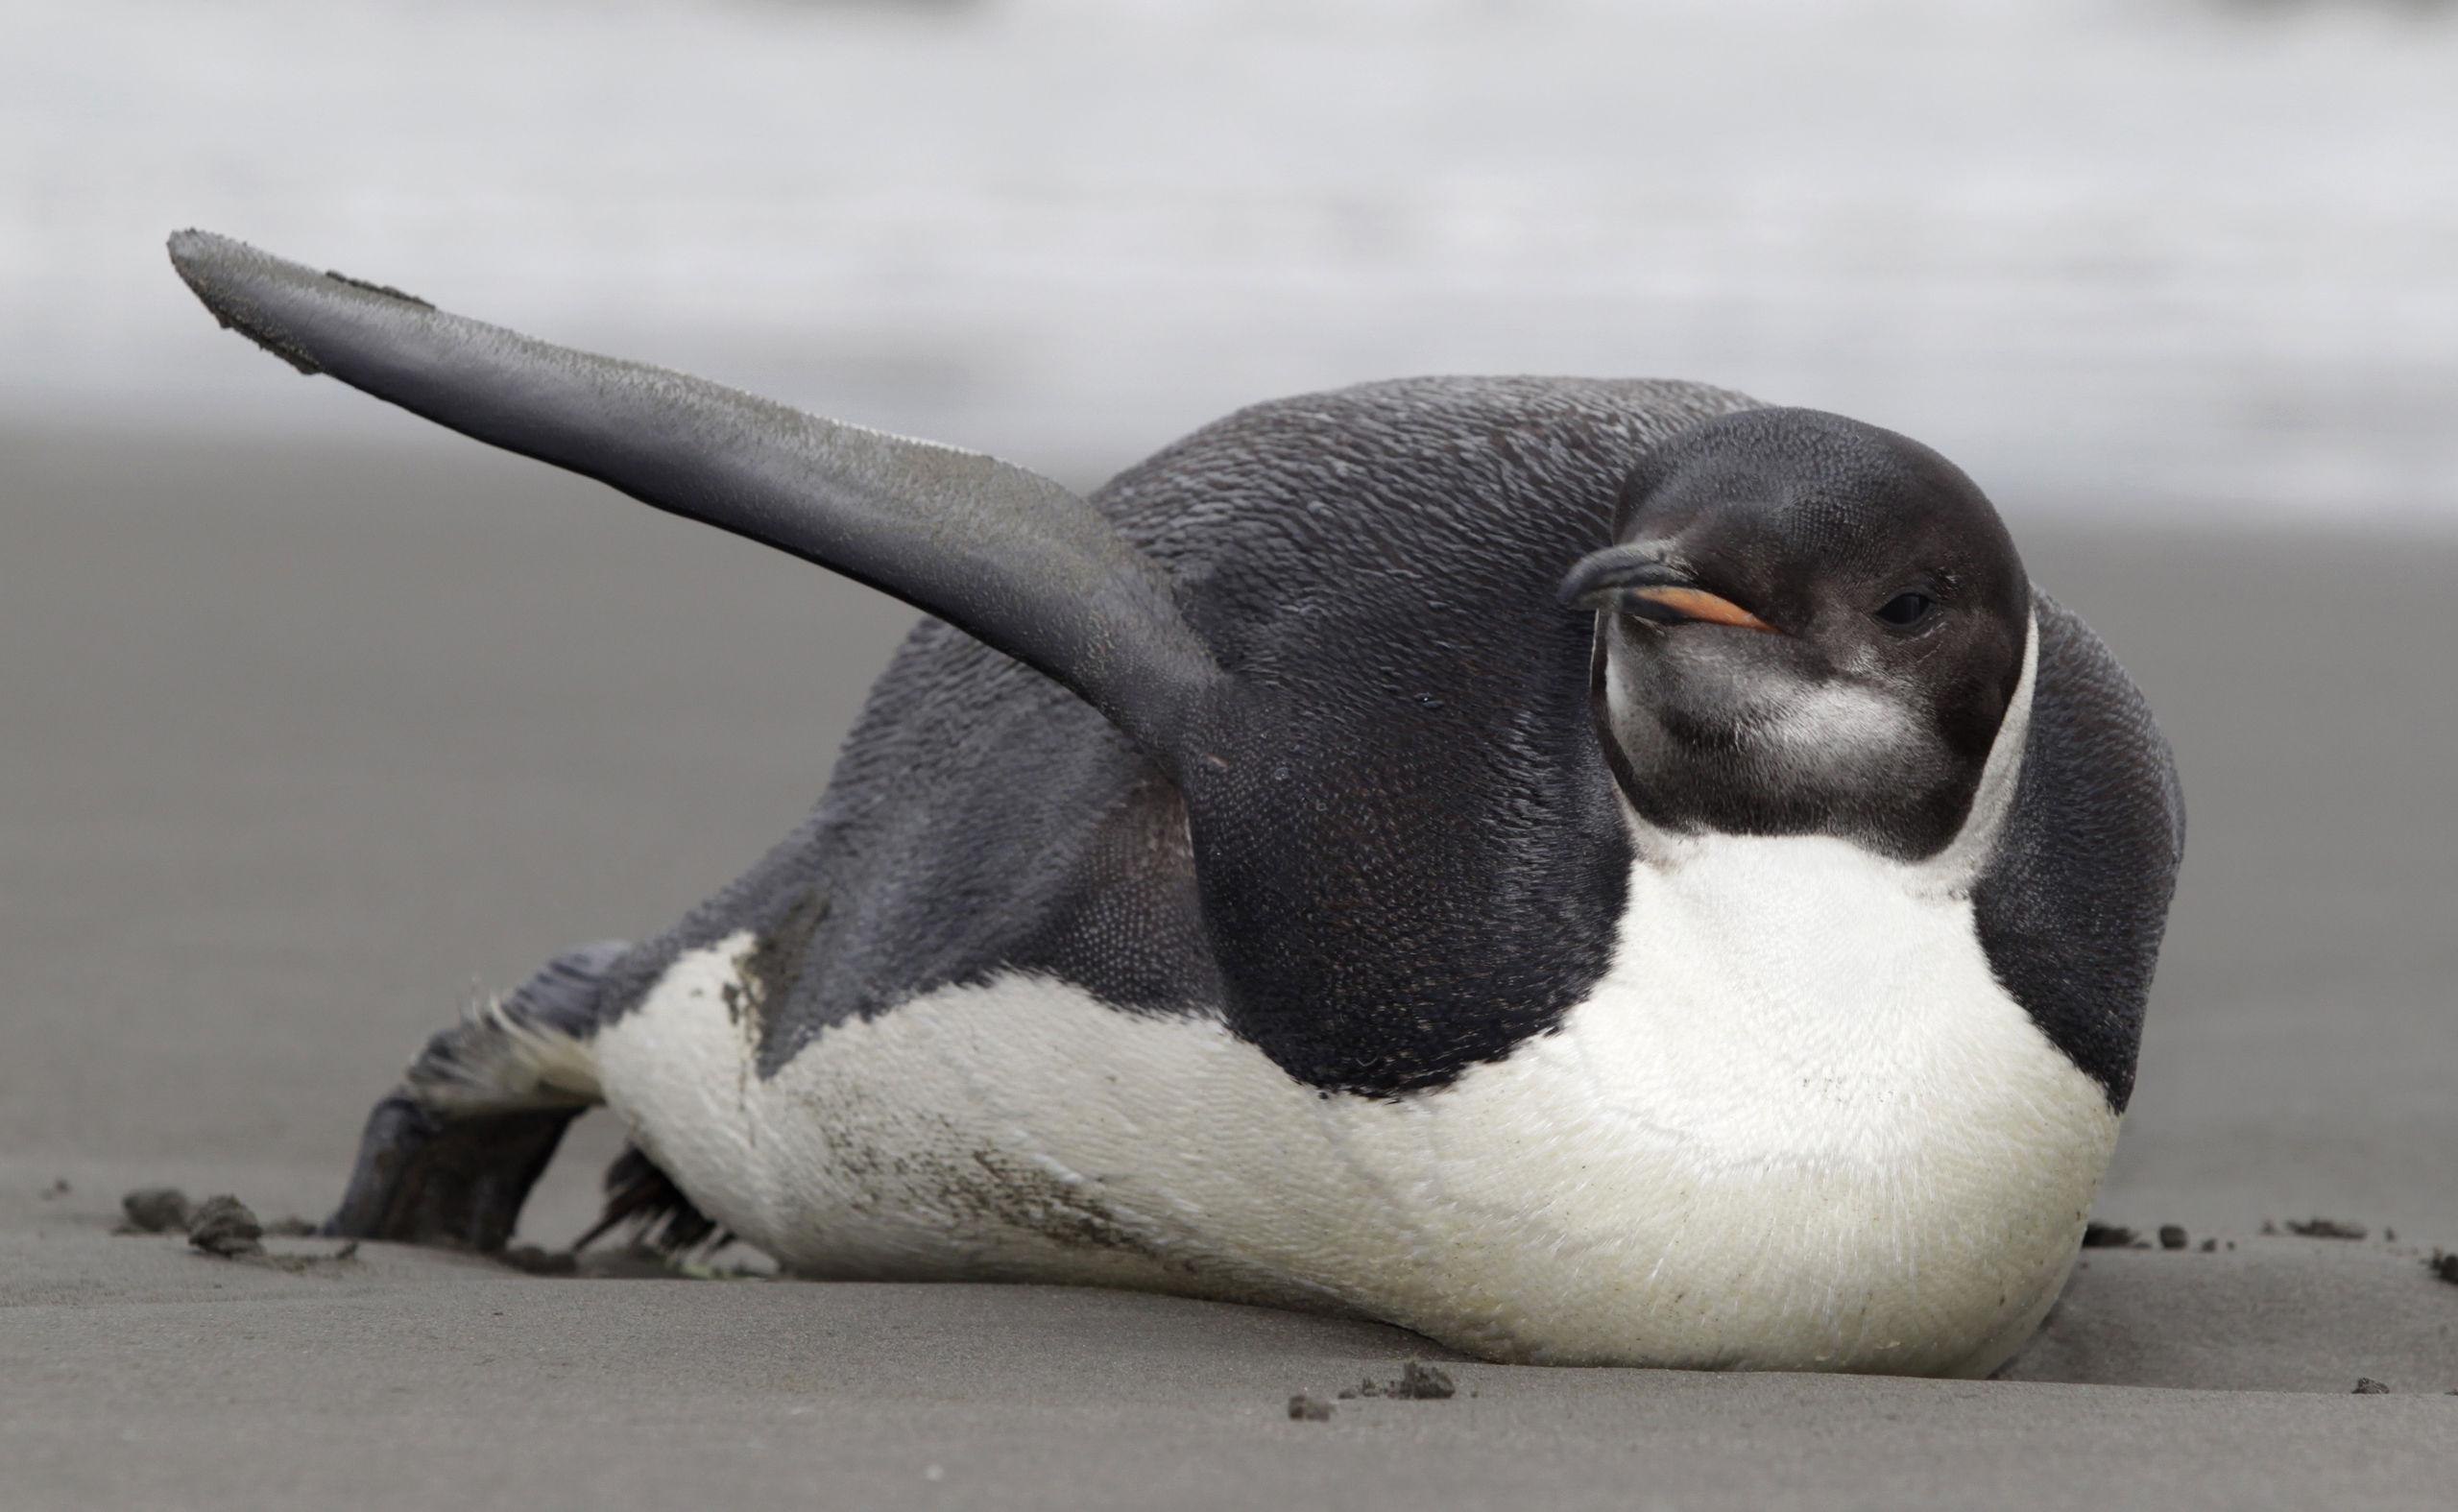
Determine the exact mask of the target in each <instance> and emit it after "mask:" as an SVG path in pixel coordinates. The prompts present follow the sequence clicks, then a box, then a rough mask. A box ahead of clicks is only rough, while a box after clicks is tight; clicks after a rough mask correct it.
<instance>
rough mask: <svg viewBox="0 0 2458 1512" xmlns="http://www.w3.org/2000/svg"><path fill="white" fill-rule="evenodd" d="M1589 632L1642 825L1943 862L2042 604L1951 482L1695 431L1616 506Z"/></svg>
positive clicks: (1809, 418)
mask: <svg viewBox="0 0 2458 1512" xmlns="http://www.w3.org/2000/svg"><path fill="white" fill-rule="evenodd" d="M1614 540H1615V544H1614V545H1612V546H1610V547H1608V548H1606V549H1605V550H1603V551H1599V552H1597V553H1595V554H1594V555H1592V556H1589V557H1587V558H1586V559H1584V560H1583V561H1581V562H1580V563H1579V564H1578V565H1577V566H1576V567H1574V568H1573V569H1572V570H1571V573H1570V575H1569V577H1568V578H1567V579H1565V580H1564V582H1563V584H1562V597H1563V600H1564V602H1565V603H1567V604H1570V605H1573V606H1576V607H1578V608H1582V609H1590V610H1593V611H1595V612H1596V614H1597V630H1596V650H1595V707H1596V715H1597V723H1598V729H1599V732H1600V734H1601V735H1602V737H1603V740H1604V742H1605V748H1606V756H1607V757H1608V759H1609V760H1610V763H1611V765H1612V767H1613V770H1614V774H1615V776H1616V778H1617V779H1618V780H1620V781H1621V784H1622V787H1623V789H1624V791H1625V793H1626V794H1627V796H1628V798H1629V800H1630V802H1631V804H1632V806H1633V807H1635V808H1636V809H1637V810H1638V811H1639V813H1640V814H1641V815H1642V816H1643V817H1644V818H1646V819H1647V820H1649V821H1650V822H1651V823H1653V824H1655V825H1658V826H1660V827H1664V828H1671V829H1675V830H1680V831H1685V832H1697V831H1700V830H1720V831H1726V832H1733V833H1744V834H1814V833H1825V834H1834V835H1839V836H1842V837H1844V838H1847V839H1850V840H1853V841H1855V842H1857V843H1859V844H1862V845H1864V846H1867V847H1868V848H1870V849H1872V850H1876V851H1879V852H1884V853H1886V854H1890V855H1895V856H1900V857H1905V858H1915V857H1920V856H1926V855H1930V854H1934V853H1935V852H1938V851H1940V849H1942V848H1943V847H1944V846H1945V845H1946V844H1947V843H1948V842H1949V841H1951V840H1952V839H1953V838H1954V837H1955V835H1956V834H1957V832H1958V831H1959V830H1960V829H1961V828H1962V825H1963V822H1964V816H1965V815H1966V814H1967V813H1968V812H1969V811H1970V808H1971V804H1972V799H1973V796H1974V794H1975V793H1976V792H1977V790H1978V788H1979V784H1980V780H1981V774H1982V772H1983V770H1984V769H1985V768H1986V766H1987V765H1988V756H1989V752H1990V750H1991V748H1992V747H1993V746H1994V744H1995V743H1996V739H1997V735H1998V732H1999V730H2000V729H2001V728H2002V727H2003V725H2004V723H2005V720H2006V715H2007V711H2008V709H2009V708H2010V707H2011V706H2012V701H2013V698H2014V696H2015V693H2016V690H2017V687H2018V685H2019V684H2020V683H2021V680H2022V670H2023V660H2024V655H2025V649H2026V642H2027V638H2028V636H2029V634H2030V623H2031V585H2030V581H2029V580H2028V579H2027V578H2026V577H2025V575H2024V572H2023V564H2022V560H2021V558H2020V557H2018V556H2017V555H2016V554H2015V551H2014V543H2013V541H2012V538H2010V537H2009V536H2008V535H2007V532H2006V527H2005V523H2004V522H2003V521H2002V520H2000V519H1999V518H1998V517H1997V512H1996V510H1995V509H1994V508H1993V507H1992V506H1991V505H1990V504H1989V502H1988V498H1987V496H1986V495H1984V494H1983V493H1982V492H1980V490H1979V488H1978V487H1977V486H1976V485H1974V484H1973V483H1972V481H1971V480H1970V479H1969V478H1967V477H1965V476H1964V473H1963V472H1962V470H1961V469H1959V468H1956V467H1955V466H1954V465H1953V464H1952V463H1950V462H1948V461H1946V459H1945V458H1943V457H1941V456H1940V455H1938V454H1937V453H1936V452H1934V451H1931V450H1930V449H1929V448H1928V447H1926V446H1923V445H1921V444H1918V443H1917V442H1915V441H1912V440H1911V439H1909V438H1907V437H1904V436H1898V435H1896V434H1894V433H1893V432H1892V431H1887V430H1881V429H1879V428H1878V427H1876V426H1874V425H1865V424H1862V423H1860V422H1859V421H1856V420H1846V419H1844V417H1842V416H1839V415H1828V414H1824V413H1821V412H1819V411H1815V410H1798V409H1763V410H1750V411H1746V412H1744V413H1741V414H1737V415H1730V416H1725V417H1723V418H1721V419H1717V420H1709V421H1706V422H1704V423H1702V424H1699V425H1698V426H1695V427H1693V428H1692V429H1690V430H1688V431H1685V432H1683V433H1682V434H1681V435H1679V436H1676V437H1675V438H1674V439H1673V440H1672V441H1670V442H1667V443H1666V444H1663V445H1662V446H1660V447H1658V448H1656V449H1655V450H1654V451H1652V452H1651V453H1650V454H1649V455H1648V456H1647V457H1646V458H1645V459H1644V460H1643V461H1642V462H1641V463H1640V464H1639V466H1638V468H1637V469H1636V470H1635V471H1633V472H1632V474H1631V475H1630V477H1629V479H1628V481H1627V483H1626V484H1625V486H1624V488H1623V491H1622V495H1621V500H1620V503H1619V506H1618V508H1617V509H1616V511H1615V520H1614Z"/></svg>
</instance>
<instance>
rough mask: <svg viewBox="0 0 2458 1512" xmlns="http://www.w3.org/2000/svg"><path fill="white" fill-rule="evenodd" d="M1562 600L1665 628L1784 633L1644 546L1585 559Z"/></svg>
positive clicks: (1610, 550) (1568, 580) (1575, 569)
mask: <svg viewBox="0 0 2458 1512" xmlns="http://www.w3.org/2000/svg"><path fill="white" fill-rule="evenodd" d="M1561 601H1562V605H1563V607H1564V608H1566V609H1586V610H1608V609H1609V610H1618V611H1620V612H1623V613H1625V614H1630V615H1635V616H1636V617H1638V618H1640V619H1650V620H1653V621H1655V622H1656V623H1657V624H1660V625H1679V624H1699V625H1730V626H1732V627H1733V628H1734V629H1736V630H1761V631H1765V632H1767V633H1768V634H1769V635H1775V634H1778V633H1779V632H1777V631H1776V629H1775V627H1774V626H1772V625H1771V624H1769V623H1767V621H1765V620H1763V619H1761V618H1759V617H1758V616H1757V615H1755V614H1753V613H1751V612H1749V611H1747V610H1746V609H1744V608H1742V607H1741V606H1740V605H1739V604H1736V603H1734V602H1733V601H1732V600H1731V599H1728V598H1726V597H1724V596H1723V594H1721V593H1718V592H1715V591H1714V590H1712V589H1710V588H1705V587H1703V586H1701V585H1700V584H1699V580H1698V578H1697V577H1696V576H1695V575H1694V574H1692V573H1691V572H1690V571H1688V570H1687V569H1686V568H1683V567H1679V566H1676V565H1675V564H1673V563H1671V562H1668V561H1666V560H1665V559H1664V557H1663V556H1662V555H1660V554H1658V553H1657V552H1656V551H1654V550H1653V549H1651V548H1649V547H1644V546H1610V547H1607V548H1606V549H1604V550H1603V551H1599V552H1596V553H1595V554H1593V555H1591V556H1587V557H1583V558H1581V559H1580V560H1579V564H1578V565H1577V566H1575V567H1573V568H1571V571H1570V576H1568V577H1566V578H1564V579H1563V580H1562V588H1561Z"/></svg>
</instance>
